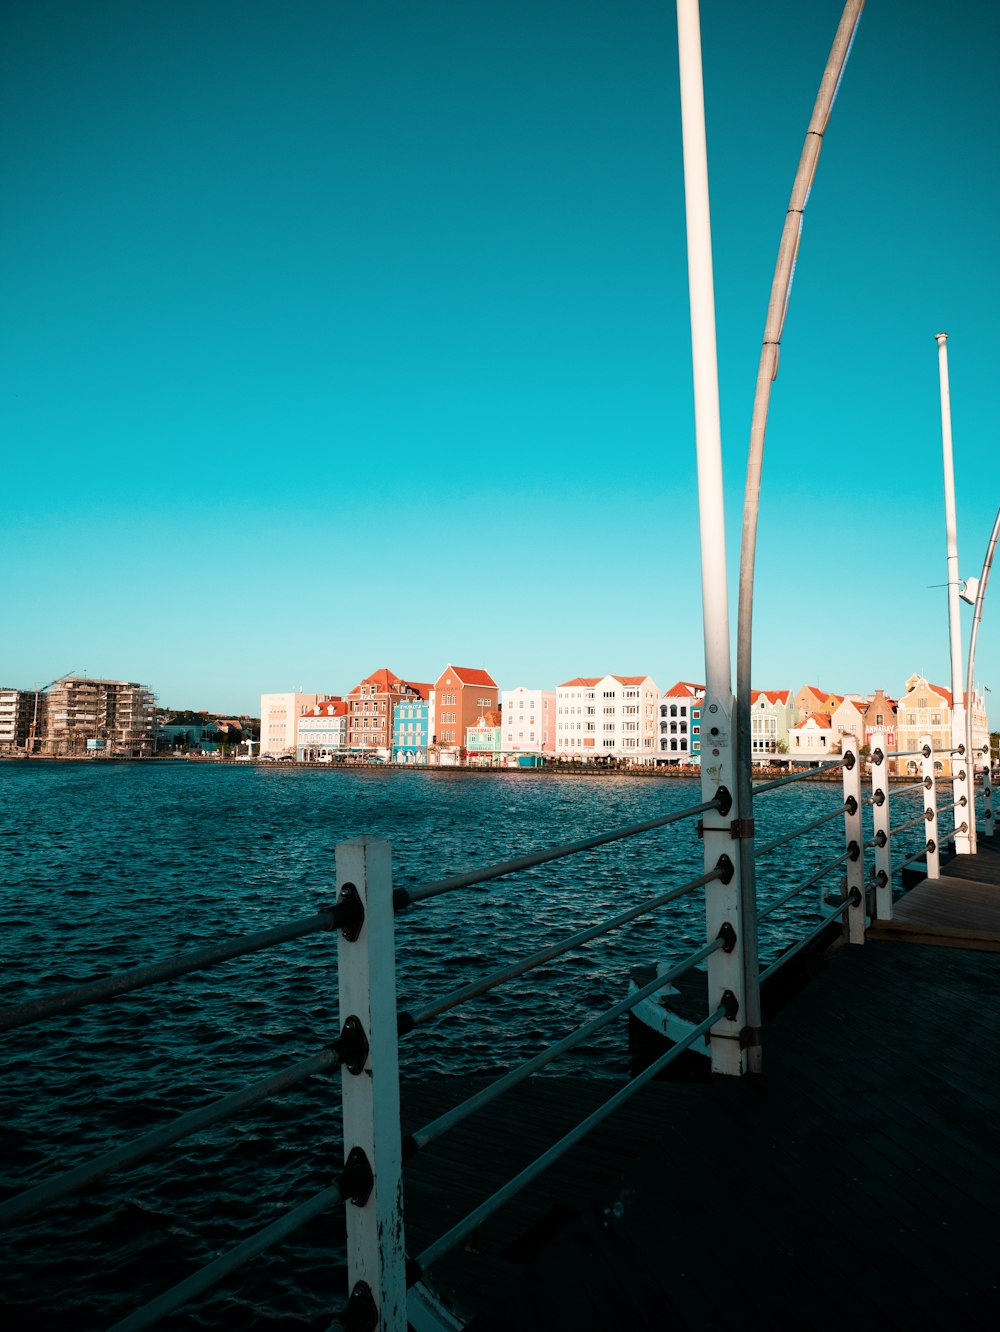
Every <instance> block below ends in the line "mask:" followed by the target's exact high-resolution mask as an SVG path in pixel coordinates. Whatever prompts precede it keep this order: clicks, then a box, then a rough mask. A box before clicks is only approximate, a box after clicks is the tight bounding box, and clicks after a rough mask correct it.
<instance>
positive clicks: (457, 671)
mask: <svg viewBox="0 0 1000 1332" xmlns="http://www.w3.org/2000/svg"><path fill="white" fill-rule="evenodd" d="M448 671H451V673H452V675H455V676H457V677H458V682H459V684H464V685H489V686H492V688H494V689H496V688H497V682H496V680H494V679H493V676H492V675H490V673H489V671H482V670H479V669H478V668H477V667H473V666H452V665H451V663H450V662H449V663H448V665H447V666H446V667H445V668H444V670H443V671H442V672H441V675H444V674H445V673H446V672H448ZM440 678H441V676H440V675H439V676H438V679H440Z"/></svg>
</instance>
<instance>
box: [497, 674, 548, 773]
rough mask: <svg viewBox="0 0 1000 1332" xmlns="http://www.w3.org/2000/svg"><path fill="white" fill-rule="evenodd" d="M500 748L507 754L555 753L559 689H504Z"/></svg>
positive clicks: (520, 686)
mask: <svg viewBox="0 0 1000 1332" xmlns="http://www.w3.org/2000/svg"><path fill="white" fill-rule="evenodd" d="M500 711H501V716H502V718H503V720H502V723H501V736H500V750H501V753H502V754H503V755H505V756H515V755H517V754H554V753H555V752H556V691H555V690H554V689H526V688H525V687H524V685H518V686H517V688H516V689H504V690H503V691H502V693H501V703H500Z"/></svg>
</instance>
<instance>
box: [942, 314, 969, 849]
mask: <svg viewBox="0 0 1000 1332" xmlns="http://www.w3.org/2000/svg"><path fill="white" fill-rule="evenodd" d="M934 336H935V339H936V341H937V345H938V375H939V377H940V380H941V446H942V451H943V455H944V524H945V535H946V537H947V543H948V636H949V639H950V641H951V744H952V748H953V749H956V750H957V749H961V751H962V752H961V754H958V755H956V754H952V758H951V771H952V790H953V791H954V797H953V798H954V799H955V800H961V798H962V796H963V795H964V796H965V797H966V804H965V809H966V813H967V815H968V810H969V809H970V807H971V804H972V802H971V800H970V799H969V796H970V794H971V791H972V787H971V784H970V783H969V780H968V774H969V772H970V771H971V764H970V759H971V757H972V756H971V755H970V754H969V753H968V752H967V750H966V744H965V702H964V692H963V685H962V624H961V621H960V619H959V614H958V602H959V582H960V580H959V576H958V519H957V518H956V516H955V459H954V455H953V453H952V446H951V393H950V391H949V387H948V334H947V333H936V334H935V335H934ZM962 774H964V776H963V775H962ZM958 813H959V811H958V810H956V819H955V851H956V852H957V853H958V854H959V855H969V854H970V852H971V850H972V840H971V838H970V836H969V832H968V827H969V822H970V820H969V818H968V817H966V821H965V822H966V831H965V832H960V831H959V827H960V824H959V819H958Z"/></svg>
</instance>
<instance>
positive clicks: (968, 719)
mask: <svg viewBox="0 0 1000 1332" xmlns="http://www.w3.org/2000/svg"><path fill="white" fill-rule="evenodd" d="M998 538H1000V509H997V516H996V518H995V519H994V521H993V531H992V532H991V534H990V540H989V544H988V545H987V547H986V558H985V559H984V560H983V572H982V575H981V576H980V579H979V584H978V586H977V588H976V604H975V610H974V611H973V615H972V632H971V634H970V635H969V669H968V671H967V673H966V677H965V700H966V702H965V747H966V750H967V751H968V755H969V760H970V762H971V764H972V768H971V772H972V785H971V787H970V788H969V809H970V811H971V812H970V815H969V832H970V833H971V835H972V851H973V853H975V852H976V851H977V849H978V845H977V839H976V764H975V751H974V749H973V736H972V723H973V710H974V708H975V706H976V698H975V693H974V690H973V687H972V685H973V678H974V676H973V672H974V671H975V669H976V639H977V638H978V636H979V621H980V620H981V619H982V618H983V598H984V597H985V596H986V588H987V587H988V585H989V581H990V570H991V569H992V567H993V554H994V552H995V550H996V548H997V540H998ZM986 756H987V760H988V761H987V764H986V775H985V776H984V778H983V799H984V803H985V806H986V835H987V837H992V836H993V805H992V799H991V797H992V792H991V790H990V767H991V763H990V761H989V760H990V753H989V745H988V744H987V750H986Z"/></svg>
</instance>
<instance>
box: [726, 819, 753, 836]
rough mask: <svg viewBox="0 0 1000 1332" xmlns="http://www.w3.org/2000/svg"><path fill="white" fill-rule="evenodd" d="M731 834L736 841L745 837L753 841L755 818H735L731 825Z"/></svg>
mask: <svg viewBox="0 0 1000 1332" xmlns="http://www.w3.org/2000/svg"><path fill="white" fill-rule="evenodd" d="M729 835H730V837H732V838H733V839H734V840H736V841H739V840H741V839H743V838H746V839H748V840H749V841H753V819H733V821H732V823H731V824H730V825H729Z"/></svg>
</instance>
